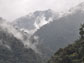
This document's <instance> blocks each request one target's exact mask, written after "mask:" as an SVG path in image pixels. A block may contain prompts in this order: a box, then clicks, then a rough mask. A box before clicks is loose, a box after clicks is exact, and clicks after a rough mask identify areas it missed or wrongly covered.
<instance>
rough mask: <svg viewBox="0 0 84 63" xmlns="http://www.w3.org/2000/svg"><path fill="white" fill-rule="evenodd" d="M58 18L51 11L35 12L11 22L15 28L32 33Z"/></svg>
mask: <svg viewBox="0 0 84 63" xmlns="http://www.w3.org/2000/svg"><path fill="white" fill-rule="evenodd" d="M57 16H58V14H57V13H55V12H54V11H52V10H51V9H48V10H45V11H35V12H34V13H30V14H28V15H27V16H23V17H20V18H18V19H16V20H15V21H14V22H13V25H15V26H16V27H17V28H20V29H23V30H27V31H30V32H32V33H34V32H35V31H36V30H37V29H39V28H40V27H42V26H43V25H45V24H47V23H49V22H51V21H53V19H56V18H57Z"/></svg>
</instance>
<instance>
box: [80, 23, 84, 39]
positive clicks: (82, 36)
mask: <svg viewBox="0 0 84 63" xmlns="http://www.w3.org/2000/svg"><path fill="white" fill-rule="evenodd" d="M79 30H80V31H79V34H80V36H81V39H83V38H84V24H82V25H81V27H80V29H79Z"/></svg>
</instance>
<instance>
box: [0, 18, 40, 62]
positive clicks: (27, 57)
mask: <svg viewBox="0 0 84 63" xmlns="http://www.w3.org/2000/svg"><path fill="white" fill-rule="evenodd" d="M3 23H5V21H4V20H2V19H0V63H41V57H40V56H39V54H38V53H36V52H35V51H34V50H33V49H32V48H26V47H25V45H24V43H23V41H22V40H20V38H21V37H19V36H21V35H19V32H18V36H16V35H17V33H15V34H13V32H14V31H15V30H14V29H10V30H9V28H11V27H9V28H8V24H7V23H5V25H4V24H3ZM2 24H3V25H2ZM6 24H7V25H6ZM12 30H13V32H12Z"/></svg>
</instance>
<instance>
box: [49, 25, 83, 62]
mask: <svg viewBox="0 0 84 63" xmlns="http://www.w3.org/2000/svg"><path fill="white" fill-rule="evenodd" d="M79 33H80V35H81V38H80V39H78V40H77V41H75V43H73V44H70V45H68V46H67V47H65V48H60V49H59V50H58V51H57V52H56V53H55V54H54V55H53V56H52V57H51V59H50V60H49V61H48V63H84V25H83V27H82V28H80V32H79Z"/></svg>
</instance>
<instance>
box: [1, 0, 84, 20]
mask: <svg viewBox="0 0 84 63" xmlns="http://www.w3.org/2000/svg"><path fill="white" fill-rule="evenodd" d="M83 1H84V0H0V16H1V17H3V18H5V19H7V20H8V21H12V20H15V19H16V18H18V17H21V16H24V15H27V14H28V13H30V12H34V11H36V10H46V9H52V10H54V11H56V12H62V11H65V10H68V9H70V8H71V7H74V6H76V5H77V4H79V3H81V2H83Z"/></svg>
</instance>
